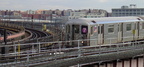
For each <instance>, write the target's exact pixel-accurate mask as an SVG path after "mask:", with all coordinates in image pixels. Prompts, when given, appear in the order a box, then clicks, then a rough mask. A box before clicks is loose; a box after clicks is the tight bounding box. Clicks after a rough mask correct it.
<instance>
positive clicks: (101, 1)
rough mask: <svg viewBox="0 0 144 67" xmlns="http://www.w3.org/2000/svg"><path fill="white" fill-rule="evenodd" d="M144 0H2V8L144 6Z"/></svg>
mask: <svg viewBox="0 0 144 67" xmlns="http://www.w3.org/2000/svg"><path fill="white" fill-rule="evenodd" d="M143 3H144V0H0V10H23V11H25V10H49V9H52V10H55V9H60V10H66V9H73V10H78V9H104V10H107V11H108V12H111V9H112V8H120V7H121V6H123V5H125V6H129V5H130V4H136V5H137V7H138V8H144V4H143Z"/></svg>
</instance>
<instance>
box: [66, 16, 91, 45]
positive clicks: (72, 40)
mask: <svg viewBox="0 0 144 67" xmlns="http://www.w3.org/2000/svg"><path fill="white" fill-rule="evenodd" d="M66 40H67V41H69V42H68V43H67V44H68V45H70V46H74V47H75V46H89V45H90V43H89V24H88V23H87V22H86V21H83V20H81V19H74V20H71V21H68V22H67V23H66Z"/></svg>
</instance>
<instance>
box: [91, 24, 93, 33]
mask: <svg viewBox="0 0 144 67" xmlns="http://www.w3.org/2000/svg"><path fill="white" fill-rule="evenodd" d="M91 35H93V26H92V27H91Z"/></svg>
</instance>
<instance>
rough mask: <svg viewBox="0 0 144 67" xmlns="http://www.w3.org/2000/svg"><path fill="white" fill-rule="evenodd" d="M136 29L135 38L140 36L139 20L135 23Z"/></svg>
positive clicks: (134, 31)
mask: <svg viewBox="0 0 144 67" xmlns="http://www.w3.org/2000/svg"><path fill="white" fill-rule="evenodd" d="M134 25H135V26H134V30H133V36H134V40H136V39H138V38H139V22H137V23H135V24H134Z"/></svg>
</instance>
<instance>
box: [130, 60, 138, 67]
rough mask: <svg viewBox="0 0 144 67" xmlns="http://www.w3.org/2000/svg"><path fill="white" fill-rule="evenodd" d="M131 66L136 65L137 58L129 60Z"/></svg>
mask: <svg viewBox="0 0 144 67" xmlns="http://www.w3.org/2000/svg"><path fill="white" fill-rule="evenodd" d="M131 67H137V60H136V59H132V60H131Z"/></svg>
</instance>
